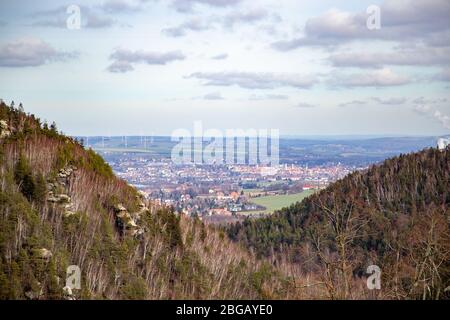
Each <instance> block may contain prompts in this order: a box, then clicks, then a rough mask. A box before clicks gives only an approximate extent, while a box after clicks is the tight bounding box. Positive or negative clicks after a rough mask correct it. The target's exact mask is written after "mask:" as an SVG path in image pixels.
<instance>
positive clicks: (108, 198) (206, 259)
mask: <svg viewBox="0 0 450 320" xmlns="http://www.w3.org/2000/svg"><path fill="white" fill-rule="evenodd" d="M0 130H1V131H0V249H1V257H0V299H212V298H216V299H242V298H246V299H256V298H282V297H284V298H286V297H290V295H289V292H290V291H289V290H290V288H289V282H286V281H284V279H285V278H283V277H282V276H281V275H279V274H278V273H276V272H274V271H273V269H272V268H271V267H270V266H269V265H268V264H266V263H264V262H260V261H257V260H256V259H255V257H254V256H253V255H251V254H250V253H248V252H247V251H246V250H244V249H242V248H240V247H239V246H237V245H235V244H234V243H232V242H230V241H229V240H228V239H227V237H226V235H225V234H224V233H223V231H218V230H215V229H213V228H210V227H207V226H205V225H204V224H203V223H202V222H201V221H199V220H193V219H189V218H186V217H184V216H176V215H174V214H173V213H172V212H171V211H170V210H169V209H166V208H156V207H154V206H152V204H151V203H148V202H147V201H146V200H145V199H144V198H143V197H142V196H141V195H140V194H139V193H138V192H137V190H135V189H134V188H132V187H130V186H129V185H127V183H125V182H124V181H122V180H120V179H118V178H116V177H115V176H114V174H113V172H112V170H111V168H110V167H109V166H108V165H107V164H106V163H105V162H104V161H103V159H102V158H101V157H100V156H98V155H97V154H96V153H95V152H94V151H92V150H86V149H85V148H84V147H83V145H82V142H78V141H76V140H74V139H72V138H69V137H66V136H64V135H62V134H60V133H59V132H58V131H57V129H56V125H54V124H52V125H51V126H48V125H47V124H46V123H43V122H42V121H41V120H40V119H38V118H36V117H35V116H33V115H29V114H26V113H25V112H24V111H23V108H22V106H21V105H20V106H19V107H18V108H15V107H14V105H11V106H7V105H6V104H4V103H3V102H2V103H1V105H0ZM69 265H78V266H79V267H80V268H81V289H80V290H73V291H72V292H71V291H70V290H67V288H66V289H64V290H63V288H64V286H65V281H66V268H67V266H69Z"/></svg>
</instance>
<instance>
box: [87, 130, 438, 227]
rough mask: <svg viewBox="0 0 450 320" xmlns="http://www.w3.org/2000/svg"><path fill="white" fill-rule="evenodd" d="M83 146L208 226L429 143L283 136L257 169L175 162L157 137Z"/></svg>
mask: <svg viewBox="0 0 450 320" xmlns="http://www.w3.org/2000/svg"><path fill="white" fill-rule="evenodd" d="M105 140H106V141H107V142H106V143H105ZM90 141H91V142H90V143H91V144H92V145H89V146H88V147H93V148H94V149H96V150H97V152H99V153H100V154H101V155H102V156H103V157H104V158H105V159H106V160H107V161H108V163H109V164H110V165H111V167H112V168H113V170H114V171H115V173H116V174H117V175H118V176H119V177H121V178H123V179H125V180H126V181H128V182H129V183H130V184H132V185H134V186H135V187H137V188H138V189H139V190H141V191H142V192H143V193H144V194H145V195H146V196H147V197H148V198H149V199H151V200H152V201H153V202H154V203H157V204H160V205H165V206H168V207H172V208H173V209H174V210H175V212H177V213H181V214H185V215H188V216H192V217H199V218H200V219H202V220H204V221H208V222H212V223H222V222H232V221H236V220H239V219H243V218H245V217H258V216H261V215H264V214H270V213H273V212H274V211H276V210H278V209H281V208H282V207H286V206H289V205H291V204H293V203H295V202H297V201H301V200H302V199H303V198H304V197H306V196H308V195H310V194H311V193H313V192H316V191H317V190H320V189H323V188H325V187H326V186H328V185H329V184H330V183H332V182H334V181H336V180H338V179H340V178H343V177H344V176H346V175H347V174H349V173H351V172H354V171H357V170H364V169H366V168H368V167H369V166H370V165H371V164H373V163H377V162H378V161H381V160H383V159H384V158H387V157H389V156H391V154H400V153H404V152H408V151H409V150H411V151H414V150H420V149H422V148H424V147H426V146H428V145H431V144H432V139H430V138H391V139H390V141H385V140H382V141H380V140H379V139H372V140H354V141H352V140H348V141H325V142H324V141H311V140H294V139H289V140H286V141H282V142H281V148H280V158H281V159H282V160H281V163H280V164H279V165H277V166H261V165H248V164H233V165H230V164H228V165H227V164H214V165H206V164H195V163H188V164H175V163H174V162H173V161H172V160H171V158H170V156H169V155H170V147H172V146H173V144H171V143H170V140H168V139H164V138H157V139H151V140H150V139H147V138H145V139H142V138H138V137H128V138H123V137H122V138H120V137H119V138H115V139H111V138H108V139H105V138H99V137H97V138H90ZM142 141H143V144H142ZM149 141H150V142H149ZM121 143H122V145H121ZM141 144H142V145H141ZM384 146H386V147H384ZM297 150H301V152H299V151H297ZM323 150H327V152H323Z"/></svg>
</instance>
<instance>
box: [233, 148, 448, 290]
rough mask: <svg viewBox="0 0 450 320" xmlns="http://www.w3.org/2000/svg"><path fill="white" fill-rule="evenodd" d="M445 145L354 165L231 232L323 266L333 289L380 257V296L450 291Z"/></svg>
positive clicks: (304, 263)
mask: <svg viewBox="0 0 450 320" xmlns="http://www.w3.org/2000/svg"><path fill="white" fill-rule="evenodd" d="M449 204H450V150H449V149H448V148H447V150H444V151H439V150H437V149H425V150H423V151H422V152H418V153H414V154H408V155H401V156H399V157H396V158H393V159H389V160H386V161H385V162H384V163H383V164H381V165H376V166H373V167H371V168H370V169H368V170H366V171H363V172H355V173H353V174H350V175H349V176H347V177H345V178H344V179H342V180H339V181H337V182H336V183H334V184H332V185H331V186H329V187H328V188H326V189H325V190H322V191H320V192H318V193H316V194H314V195H312V196H310V197H308V198H306V199H305V200H303V201H302V202H300V203H296V204H294V205H292V206H290V207H289V208H285V209H282V210H281V211H279V212H277V213H276V214H274V215H272V216H270V217H267V218H264V219H252V220H246V221H244V222H243V223H238V224H236V225H233V226H231V227H229V229H228V233H229V235H230V237H231V238H232V239H234V240H236V241H240V242H241V243H243V244H244V245H245V246H247V247H251V248H253V249H254V250H255V251H256V252H258V254H260V255H265V256H270V257H272V258H273V259H274V260H275V261H281V260H286V259H288V260H289V261H292V262H295V263H296V264H298V265H300V266H301V267H302V269H303V271H304V272H313V273H316V274H322V275H323V276H322V280H323V283H325V284H326V285H327V290H328V293H329V295H330V296H331V297H349V295H351V293H350V292H349V291H350V288H349V287H350V286H351V284H349V279H350V278H352V277H355V276H358V275H362V274H363V273H364V272H365V270H366V268H367V266H368V265H371V264H376V265H378V266H379V267H380V268H381V270H382V272H383V273H382V274H383V280H384V282H383V284H384V286H385V289H386V291H384V292H385V293H386V295H385V297H389V298H405V297H414V298H417V297H421V298H442V297H444V296H446V297H449V294H450V287H449V286H450V282H449V279H450V236H449V224H450V218H449V215H450V207H449Z"/></svg>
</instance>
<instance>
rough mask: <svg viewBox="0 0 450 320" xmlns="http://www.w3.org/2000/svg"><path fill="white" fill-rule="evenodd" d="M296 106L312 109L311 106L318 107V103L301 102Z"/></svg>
mask: <svg viewBox="0 0 450 320" xmlns="http://www.w3.org/2000/svg"><path fill="white" fill-rule="evenodd" d="M295 107H296V108H302V109H310V108H316V107H317V105H314V104H309V103H304V102H300V103H298V104H297V105H295Z"/></svg>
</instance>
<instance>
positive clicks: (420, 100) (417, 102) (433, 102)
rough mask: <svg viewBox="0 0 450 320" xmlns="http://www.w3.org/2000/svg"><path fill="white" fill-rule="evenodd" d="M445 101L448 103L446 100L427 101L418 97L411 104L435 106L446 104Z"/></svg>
mask: <svg viewBox="0 0 450 320" xmlns="http://www.w3.org/2000/svg"><path fill="white" fill-rule="evenodd" d="M447 101H448V99H447V98H438V99H427V98H424V97H419V98H416V99H414V100H413V101H412V102H413V103H414V104H417V105H435V104H441V103H446V102H447Z"/></svg>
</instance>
